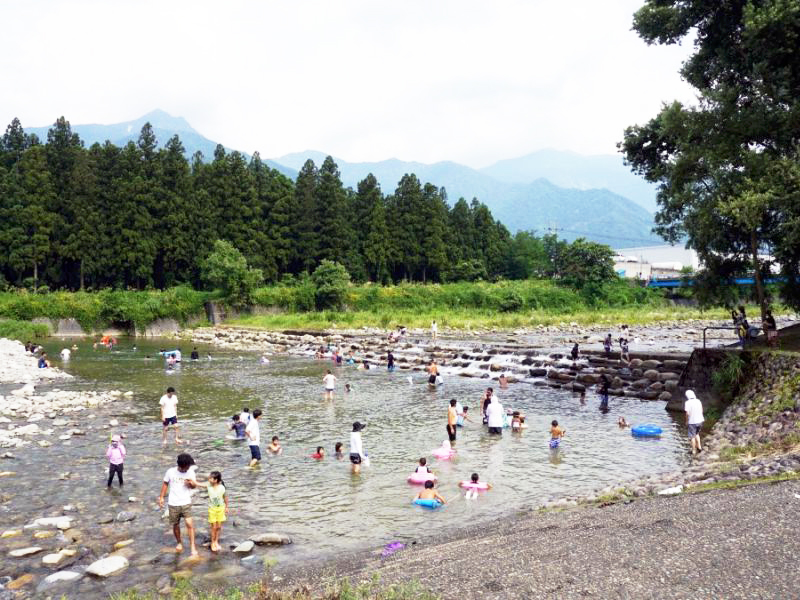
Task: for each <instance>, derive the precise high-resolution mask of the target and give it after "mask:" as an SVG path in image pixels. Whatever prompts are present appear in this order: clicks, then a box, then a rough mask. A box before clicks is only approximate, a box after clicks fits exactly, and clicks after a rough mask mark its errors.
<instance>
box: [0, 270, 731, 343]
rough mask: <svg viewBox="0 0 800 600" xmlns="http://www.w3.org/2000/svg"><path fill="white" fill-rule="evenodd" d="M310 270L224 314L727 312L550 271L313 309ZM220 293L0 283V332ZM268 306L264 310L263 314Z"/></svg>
mask: <svg viewBox="0 0 800 600" xmlns="http://www.w3.org/2000/svg"><path fill="white" fill-rule="evenodd" d="M315 297H316V288H315V286H314V284H313V282H312V281H311V280H310V279H306V280H301V281H299V282H295V283H294V284H293V285H276V286H269V287H262V288H258V289H257V290H255V292H254V293H253V300H254V304H255V306H254V307H252V308H253V310H252V312H251V313H249V312H248V311H245V312H243V313H240V314H239V316H237V317H234V318H232V319H230V321H228V322H229V323H230V324H233V325H244V326H250V327H262V328H268V329H304V328H305V329H325V328H333V327H338V328H358V327H364V326H370V327H382V328H387V327H395V326H397V325H398V324H402V325H405V326H406V327H423V328H428V327H429V326H430V323H431V321H432V320H436V321H437V322H438V323H439V324H440V326H442V327H451V328H457V329H475V328H481V327H497V328H501V329H512V328H519V327H535V326H536V325H540V324H541V325H557V324H559V323H565V322H577V323H579V324H581V325H591V324H604V323H629V324H632V325H633V324H645V323H653V322H659V321H672V320H685V319H694V318H720V319H724V318H727V312H726V311H725V310H723V309H715V310H710V311H703V312H701V311H700V310H698V309H695V308H688V307H682V306H674V305H672V303H670V302H669V300H667V299H666V298H665V297H664V296H663V295H662V293H661V292H659V291H655V290H650V289H646V288H642V287H639V286H636V285H634V284H631V283H628V282H625V281H616V282H611V283H607V284H604V285H602V286H597V287H594V288H593V289H592V290H587V289H586V288H584V289H583V290H580V291H577V290H574V289H572V288H568V287H564V286H559V285H556V284H554V283H553V282H551V281H548V280H525V281H502V282H498V283H483V282H476V283H451V284H433V285H431V284H428V285H423V284H403V285H396V286H378V285H351V286H348V287H347V288H346V290H345V292H344V295H343V300H342V301H343V305H344V308H343V310H326V311H317V310H315V306H316V304H315ZM209 300H217V301H218V300H219V294H216V293H213V292H202V291H196V290H192V289H191V288H188V287H175V288H171V289H168V290H164V291H121V290H102V291H99V292H50V293H41V294H36V293H30V292H25V291H8V292H3V293H0V336H2V337H11V338H15V339H30V338H33V337H37V336H43V335H47V328H46V326H41V325H34V324H32V323H31V321H32V320H33V319H36V318H48V319H53V320H56V319H69V318H74V319H76V320H77V321H78V323H79V324H80V325H81V327H82V328H83V329H84V331H87V332H91V331H100V330H102V329H103V328H106V327H119V328H124V329H129V330H133V329H135V330H136V331H138V332H142V331H143V330H144V329H145V327H147V325H149V324H150V323H152V322H153V321H155V320H157V319H165V318H170V319H175V320H176V321H177V322H178V323H180V324H182V325H184V326H185V325H188V324H189V323H205V313H204V308H203V307H204V303H205V302H207V301H209ZM264 313H267V314H264Z"/></svg>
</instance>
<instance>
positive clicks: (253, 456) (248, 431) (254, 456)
mask: <svg viewBox="0 0 800 600" xmlns="http://www.w3.org/2000/svg"><path fill="white" fill-rule="evenodd" d="M260 418H261V409H260V408H257V409H255V410H254V411H253V418H251V419H250V422H249V423H248V424H247V427H246V428H245V430H244V434H245V435H246V436H247V444H248V446H250V466H251V467H255V466H256V465H257V464H258V463H259V461H261V430H260V428H259V425H258V420H259V419H260Z"/></svg>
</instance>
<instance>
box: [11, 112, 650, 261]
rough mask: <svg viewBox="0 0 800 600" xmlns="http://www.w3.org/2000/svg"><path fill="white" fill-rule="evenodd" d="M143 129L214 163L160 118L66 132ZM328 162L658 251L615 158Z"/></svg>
mask: <svg viewBox="0 0 800 600" xmlns="http://www.w3.org/2000/svg"><path fill="white" fill-rule="evenodd" d="M147 122H149V123H150V124H151V125H152V126H153V131H154V133H155V135H156V138H157V139H158V141H159V143H160V144H163V143H165V142H166V141H167V140H168V139H169V138H171V137H172V136H173V135H175V134H177V135H178V136H179V137H180V139H181V141H182V143H183V145H184V147H185V148H186V155H187V157H191V156H192V155H193V154H194V153H195V152H196V151H198V150H199V151H201V152H202V153H203V156H204V157H205V159H206V160H210V159H211V158H212V157H213V155H214V149H215V148H216V146H217V142H214V141H212V140H209V139H208V138H206V137H204V136H203V135H202V134H200V133H199V132H198V131H197V130H195V129H194V128H193V127H192V126H191V125H190V124H189V123H188V122H187V121H186V120H185V119H184V118H182V117H173V116H171V115H169V114H167V113H166V112H164V111H162V110H155V111H152V112H150V113H148V114H146V115H144V116H142V117H140V118H138V119H135V120H133V121H126V122H124V123H116V124H111V125H72V130H73V131H74V132H76V133H78V135H80V137H81V139H82V140H83V141H84V143H85V144H86V145H87V146H90V145H92V144H93V143H95V142H98V143H101V144H102V143H104V142H105V141H106V140H108V141H110V142H112V143H113V144H115V145H125V144H127V143H128V142H129V141H131V140H133V141H136V139H137V138H138V136H139V132H140V131H141V128H142V126H143V125H144V124H145V123H147ZM48 129H49V127H33V128H26V132H27V133H35V134H36V135H38V136H39V137H40V138H41V139H42V140H46V139H47V130H48ZM227 150H230V148H227ZM326 156H327V154H325V153H323V152H318V151H313V150H308V151H305V152H298V153H292V154H286V155H284V156H281V157H278V158H275V159H272V160H264V162H265V163H266V164H268V165H269V166H270V167H272V168H274V169H277V170H278V171H280V172H281V173H283V174H284V175H286V176H287V177H290V178H292V179H294V178H295V177H296V176H297V171H298V170H299V169H300V167H302V165H303V163H304V162H305V161H306V160H307V159H312V160H313V161H314V162H315V163H316V164H317V165H318V166H319V165H320V164H321V163H322V161H323V160H324V159H325V157H326ZM262 160H263V159H262ZM334 160H335V161H336V164H337V165H338V167H339V170H340V173H341V178H342V182H343V183H344V185H345V186H348V187H352V188H354V189H355V187H356V186H357V185H358V182H359V181H361V180H362V179H363V178H364V177H366V176H367V175H368V174H369V173H372V174H373V175H374V176H375V177H376V178H377V179H378V181H379V182H380V184H381V188H382V189H383V191H384V193H387V194H388V193H391V192H392V191H394V189H395V187H396V186H397V183H398V181H399V180H400V179H401V178H402V176H403V175H405V174H406V173H415V174H416V175H417V177H418V178H419V179H420V180H421V181H422V182H430V183H433V184H434V185H436V186H437V187H444V188H445V189H446V190H447V194H448V198H449V201H450V203H451V204H452V203H453V202H455V201H456V200H458V198H461V197H463V198H465V199H467V200H468V201H469V200H471V199H472V198H477V199H478V200H480V201H481V202H483V203H485V204H486V205H487V206H488V207H489V209H490V210H491V211H492V214H493V215H494V216H495V217H496V218H497V219H499V220H500V221H501V222H502V223H504V224H505V225H506V226H507V227H508V228H509V229H510V230H511V231H512V232H514V231H518V230H535V231H537V233H539V234H542V233H547V232H548V231H551V230H552V231H555V232H557V233H558V235H559V237H563V238H565V239H567V240H572V239H575V238H577V237H586V238H588V239H592V240H595V241H598V242H602V243H606V244H609V245H611V246H614V247H618V248H624V247H626V246H628V247H630V246H641V245H646V244H654V243H659V238H658V237H656V236H655V235H654V234H652V233H651V229H652V227H653V216H652V213H651V212H650V211H651V210H653V208H654V207H655V191H654V189H653V187H652V186H651V185H650V184H648V183H647V182H644V181H643V180H641V179H640V178H638V177H636V176H635V175H633V174H632V173H631V172H630V171H629V170H628V169H627V168H626V167H625V166H624V165H623V163H622V159H621V157H619V156H614V155H608V156H606V155H599V156H584V155H580V154H576V153H574V152H564V151H557V150H550V149H547V150H540V151H537V152H534V153H532V154H528V155H526V156H523V157H519V158H514V159H509V160H502V161H499V162H497V163H495V164H493V165H491V166H488V167H485V168H483V169H473V168H471V167H468V166H465V165H461V164H458V163H455V162H450V161H442V162H437V163H434V164H426V163H420V162H409V161H401V160H398V159H394V158H392V159H388V160H383V161H378V162H352V163H351V162H348V161H346V160H343V159H340V158H337V157H334Z"/></svg>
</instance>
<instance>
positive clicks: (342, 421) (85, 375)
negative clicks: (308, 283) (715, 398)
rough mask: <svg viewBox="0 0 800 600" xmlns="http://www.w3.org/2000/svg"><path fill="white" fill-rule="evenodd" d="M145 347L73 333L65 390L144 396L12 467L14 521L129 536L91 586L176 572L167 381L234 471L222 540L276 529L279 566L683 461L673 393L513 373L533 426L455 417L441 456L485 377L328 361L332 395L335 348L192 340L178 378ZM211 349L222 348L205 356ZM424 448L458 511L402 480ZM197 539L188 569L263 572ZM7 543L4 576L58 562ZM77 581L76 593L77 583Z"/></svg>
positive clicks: (516, 396) (199, 446)
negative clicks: (108, 574)
mask: <svg viewBox="0 0 800 600" xmlns="http://www.w3.org/2000/svg"><path fill="white" fill-rule="evenodd" d="M133 343H134V342H133V341H132V340H131V341H123V342H122V344H121V345H120V346H119V347H118V348H117V349H115V350H114V351H113V352H109V351H107V350H105V349H92V347H91V344H89V343H87V342H78V345H79V350H77V351H75V352H73V357H72V360H71V361H70V362H69V363H68V364H66V365H64V368H65V370H67V371H68V372H70V373H72V374H73V375H75V376H76V380H74V381H72V382H70V383H69V384H60V385H59V386H58V387H61V388H62V389H69V388H73V389H74V388H79V389H119V390H123V391H125V390H131V391H133V392H134V396H133V398H132V399H130V400H126V401H125V402H124V403H122V404H120V405H118V406H116V407H114V408H106V409H104V410H97V411H94V412H95V419H94V420H92V419H90V418H89V417H86V416H84V417H81V418H78V420H77V424H78V425H81V419H83V420H84V422H83V423H82V424H83V426H84V427H86V428H87V435H86V436H80V437H78V436H75V437H73V438H72V439H71V440H70V442H69V444H66V445H61V444H62V442H59V441H58V440H57V439H53V440H52V441H53V446H52V447H50V448H47V449H41V448H38V447H35V446H33V447H28V449H20V450H19V451H18V452H17V455H18V456H17V460H16V461H15V463H16V464H14V465H13V468H14V470H15V471H17V472H18V473H19V475H18V476H17V477H15V478H14V480H13V482H12V481H11V480H10V479H6V480H5V481H3V482H2V484H3V487H4V488H6V491H11V492H13V496H14V497H13V505H14V507H13V511H14V512H13V517H14V519H13V520H14V521H15V522H14V523H10V524H9V525H20V524H22V523H24V522H28V521H30V520H32V519H33V518H36V517H39V516H49V515H52V514H56V513H58V512H60V511H59V509H60V507H61V506H63V505H67V504H72V505H76V506H77V507H78V512H77V515H76V516H77V519H78V523H77V524H76V527H78V528H79V529H81V530H82V531H84V533H85V534H86V537H87V539H89V538H90V539H91V540H92V544H88V545H89V547H90V548H91V549H92V550H93V552H94V553H95V554H96V555H99V554H102V553H104V552H108V551H110V548H108V546H109V545H110V544H111V543H112V542H113V541H116V540H118V539H123V538H125V537H127V536H131V537H133V539H134V540H135V543H134V544H133V545H132V546H131V547H130V548H131V549H132V550H131V551H130V552H129V553H130V555H131V567H130V568H129V569H128V570H127V571H125V572H123V573H122V574H120V575H117V576H114V577H112V578H110V579H109V580H108V581H107V582H105V583H102V584H101V583H99V582H97V581H96V580H90V579H86V578H84V579H83V580H81V582H79V583H78V584H73V586H74V587H73V590H77V591H79V592H80V594H79V595H80V596H81V597H91V596H95V595H98V596H99V595H101V594H102V593H104V592H107V591H109V590H114V589H123V588H125V587H128V586H130V585H133V584H138V585H141V586H143V587H148V586H149V587H152V586H153V585H154V584H155V581H156V580H157V579H158V578H159V577H163V575H164V574H165V573H168V572H170V571H172V570H175V569H179V568H182V566H180V565H179V564H178V560H179V559H178V558H177V557H174V556H172V555H168V554H165V553H161V552H160V549H162V548H168V547H170V545H171V544H173V542H172V540H171V537H170V536H169V535H168V531H169V527H168V526H167V524H166V522H165V521H161V520H160V518H159V517H160V512H159V511H158V510H157V509H156V507H155V503H154V500H155V498H156V497H157V495H158V492H159V488H160V484H161V478H162V476H163V474H164V471H165V470H166V469H167V468H169V467H170V466H172V465H173V464H174V460H175V456H176V454H177V452H178V451H179V449H178V448H176V446H175V444H174V443H173V442H172V441H170V444H169V446H168V447H167V448H166V449H162V447H161V444H160V436H161V428H160V423H159V422H158V417H159V406H158V399H159V397H160V396H161V394H162V393H163V392H164V390H165V389H166V387H167V386H173V387H175V388H176V390H177V394H178V397H179V404H178V414H179V419H180V423H181V425H182V429H181V435H182V436H183V437H184V438H185V439H186V440H187V444H186V446H185V447H184V448H185V451H188V452H190V453H191V454H192V455H193V456H194V458H195V460H196V462H197V464H198V465H199V473H200V474H203V475H205V474H207V473H208V472H209V471H211V470H220V471H222V473H223V477H224V479H225V483H226V486H227V489H228V493H229V499H230V506H231V515H230V517H229V518H230V520H229V521H228V523H226V525H225V527H224V529H223V535H222V542H223V546H224V547H227V546H228V544H229V543H235V542H238V541H242V540H244V539H246V537H247V535H248V534H252V533H260V532H266V531H277V532H281V533H284V534H286V535H288V536H290V537H291V538H292V539H293V540H294V544H293V545H291V546H283V547H280V548H273V549H269V550H264V549H261V548H259V549H258V550H257V553H258V554H264V553H268V554H269V555H271V556H273V557H274V558H276V559H277V560H278V561H279V564H280V565H286V564H290V563H293V562H296V561H304V560H310V559H319V558H320V557H325V556H332V555H334V554H336V553H339V552H342V551H348V550H357V549H360V548H374V547H379V546H381V545H383V544H386V543H388V542H391V541H394V540H400V541H406V542H408V541H412V540H416V539H421V538H424V539H430V538H431V537H434V538H435V536H436V535H437V533H440V532H444V531H447V530H448V529H453V528H458V527H464V526H473V525H474V526H476V527H477V526H480V525H481V524H482V523H487V522H489V521H491V520H494V519H496V518H498V517H502V516H504V515H508V516H509V517H510V516H512V515H513V514H514V513H515V512H516V511H519V510H524V509H527V508H531V507H535V506H537V505H539V504H541V503H542V502H544V501H546V500H548V499H550V498H554V497H562V496H565V495H570V494H580V493H588V492H591V491H592V490H593V489H595V488H597V487H600V486H604V485H608V484H609V483H614V482H617V481H621V480H626V479H631V478H634V477H637V476H641V475H646V474H650V473H656V472H663V471H672V470H675V469H676V468H678V467H680V466H682V465H683V464H685V463H686V462H687V460H688V451H687V445H686V443H685V437H686V436H685V434H684V432H683V427H681V426H679V425H678V424H677V423H675V422H674V421H673V419H672V417H671V416H670V415H669V414H668V413H667V412H666V411H665V410H664V405H663V403H661V402H642V401H639V400H637V399H633V398H622V397H620V398H612V399H611V411H610V412H609V413H607V414H603V413H601V412H600V411H599V410H598V404H599V400H598V398H597V397H594V396H593V395H592V394H591V393H590V394H589V395H588V398H587V403H586V405H581V404H580V402H579V400H578V397H577V396H576V395H573V394H572V393H570V392H568V391H563V390H555V389H550V388H543V387H533V386H531V385H530V384H512V385H511V386H510V387H509V388H508V389H507V390H496V393H497V394H498V396H499V398H500V400H501V402H502V403H503V405H504V406H505V407H506V408H513V409H515V410H520V411H521V412H522V413H523V414H525V415H526V416H527V423H528V424H529V429H527V430H526V431H525V432H524V433H523V434H521V435H516V434H511V433H510V431H509V430H504V434H503V436H502V437H500V438H497V437H490V436H488V434H487V433H486V431H485V428H484V427H483V426H481V425H480V423H479V422H478V423H471V424H470V423H468V424H467V426H466V427H464V428H463V429H460V430H459V434H458V440H457V442H456V448H457V451H458V453H457V456H456V458H455V459H454V460H452V461H446V462H442V461H438V460H436V459H434V458H433V456H432V455H431V450H432V449H434V448H436V447H438V446H439V445H440V444H441V443H442V441H443V440H444V439H446V433H445V423H446V410H447V405H448V400H449V399H450V398H456V399H458V400H460V401H461V402H462V404H465V405H468V406H470V413H471V414H473V418H474V419H476V420H478V421H479V417H478V412H479V411H478V405H479V402H480V398H481V396H482V394H483V391H484V389H485V387H486V381H481V380H479V379H472V378H460V377H451V378H447V379H446V380H445V384H444V385H443V386H440V387H439V388H438V389H436V390H431V389H429V387H428V385H427V383H426V378H425V376H424V375H423V374H422V373H419V372H417V373H410V372H394V373H388V372H387V371H386V370H385V369H382V368H373V369H372V370H370V371H358V370H356V369H355V368H354V367H349V366H344V367H338V368H335V369H333V370H334V374H335V375H336V376H337V377H338V382H337V389H336V395H335V399H334V401H333V402H326V401H325V400H324V399H323V393H322V392H323V390H322V377H323V375H324V373H325V370H326V369H328V368H331V363H330V361H327V360H322V361H318V360H313V359H307V358H300V357H292V356H287V355H274V356H271V357H270V361H271V362H270V364H268V365H262V364H260V363H259V360H258V355H256V354H247V353H239V352H227V353H226V352H221V351H218V350H217V349H215V348H213V347H208V348H206V347H202V346H201V347H200V353H201V356H202V357H203V358H202V360H200V361H196V362H192V361H189V360H188V355H189V351H190V350H191V347H190V346H188V345H182V348H181V349H182V350H183V355H184V362H183V364H182V365H181V366H180V367H179V368H178V369H176V370H175V372H173V373H168V372H167V371H166V370H165V369H164V365H163V362H162V361H161V360H160V359H158V358H152V359H149V360H148V359H146V358H145V357H146V356H147V355H150V356H157V350H158V348H159V347H170V348H171V347H174V344H175V342H174V341H168V340H152V341H141V340H138V341H136V342H135V343H136V344H137V346H138V347H137V348H134V346H133ZM48 346H49V345H48ZM52 346H53V347H47V350H48V353H49V354H50V355H51V356H56V355H57V351H58V350H59V349H60V346H59V347H56V345H55V344H52ZM207 353H211V355H212V357H213V358H212V359H211V360H208V359H206V358H205V357H206V354H207ZM409 377H411V378H412V380H411V382H409ZM345 383H349V384H350V385H351V386H352V391H351V392H349V393H345V391H344V384H345ZM243 406H248V407H249V408H250V409H251V410H252V409H255V408H261V409H262V410H263V411H264V416H263V417H262V419H261V438H262V452H263V454H264V461H263V463H262V465H261V466H260V467H259V468H256V469H250V468H248V466H247V463H248V460H249V451H248V448H247V446H246V445H244V444H243V443H242V442H235V441H230V440H227V439H226V435H227V433H228V432H227V426H228V424H229V423H230V417H231V415H232V414H234V413H238V412H239V411H240V410H241V409H242V407H243ZM101 413H102V414H101ZM620 415H624V416H625V417H626V419H627V420H628V421H629V422H631V423H634V424H638V423H654V424H657V425H659V426H661V427H662V428H663V429H664V435H663V436H662V437H661V438H660V439H658V440H653V439H649V440H648V439H638V438H634V437H632V436H631V435H630V432H629V430H621V429H620V428H619V427H618V426H617V424H616V423H617V418H618V417H619V416H620ZM112 416H113V417H116V418H118V419H119V420H120V421H121V423H122V425H121V426H120V427H117V428H115V431H118V432H121V433H124V434H125V436H126V440H125V444H126V447H127V451H128V457H127V459H126V461H125V477H126V484H125V488H124V493H121V492H119V491H118V489H117V487H116V485H117V484H116V482H115V484H114V488H113V489H112V490H111V491H110V492H109V491H107V490H106V487H105V476H106V473H107V463H106V461H105V458H104V452H105V447H106V444H107V441H108V436H109V435H110V430H109V429H105V428H103V427H102V426H101V423H107V422H108V419H109V418H110V417H112ZM553 419H558V421H559V423H560V424H561V425H562V426H563V427H564V428H566V430H567V435H566V438H565V440H564V443H563V446H562V449H561V450H560V451H559V452H558V454H555V455H554V454H552V453H551V452H550V451H549V449H548V445H547V441H548V439H549V434H548V431H549V426H550V421H551V420H553ZM356 420H358V421H361V422H365V423H367V428H366V429H365V430H364V432H363V440H364V446H365V450H366V451H367V452H368V454H369V457H370V459H371V466H369V467H365V468H363V469H362V473H361V475H360V476H354V475H352V474H351V472H350V464H349V461H347V460H342V461H340V460H336V459H335V458H333V446H334V443H335V442H337V441H341V442H343V443H344V446H345V452H346V451H347V445H348V440H349V433H350V430H351V427H352V423H353V421H356ZM89 428H91V429H89ZM272 435H278V436H279V437H280V439H281V443H282V445H283V447H284V452H283V454H282V455H280V456H269V455H268V454H267V453H266V452H264V450H263V448H264V447H265V446H266V444H267V443H268V442H269V439H270V438H271V436H272ZM170 439H172V438H170ZM317 446H323V447H324V448H325V450H326V453H327V454H328V457H327V458H325V459H324V460H322V461H318V460H314V459H312V458H310V456H309V455H310V454H311V453H312V452H314V450H315V448H316V447H317ZM421 456H426V457H427V458H428V461H429V465H431V466H432V467H433V469H434V470H435V472H436V473H437V474H438V475H439V491H440V493H441V494H442V495H443V496H444V497H445V498H446V499H447V500H448V504H447V506H445V507H444V508H443V509H440V510H438V511H435V512H432V511H428V510H425V509H421V508H419V507H417V506H413V505H412V504H411V499H412V497H413V495H414V493H415V492H416V490H417V489H418V488H415V487H414V486H411V485H409V484H408V483H407V482H406V477H407V476H408V475H409V473H411V472H412V471H413V469H414V467H415V466H416V463H417V460H418V459H419V457H421ZM3 467H4V468H5V467H6V465H3ZM63 472H69V473H70V475H69V476H68V479H65V480H60V479H59V478H58V477H59V474H61V473H63ZM472 472H478V473H479V474H480V478H481V480H484V481H488V482H490V483H492V484H493V485H494V489H493V490H491V491H489V492H487V493H485V494H481V495H480V497H479V498H478V499H477V500H469V501H468V500H466V499H465V498H464V495H463V493H462V492H460V489H459V488H458V485H457V484H458V482H459V481H460V480H463V479H468V478H469V475H470V474H471V473H472ZM128 496H135V497H136V498H137V502H134V503H129V502H128V501H127V499H128ZM130 509H133V510H138V511H140V512H139V515H138V518H137V519H136V520H135V521H134V522H133V524H132V525H129V526H127V529H125V526H123V525H105V526H100V525H99V523H98V521H99V520H102V518H101V517H102V516H104V515H113V514H116V512H118V511H120V510H130ZM194 511H195V516H196V517H200V518H196V521H197V522H198V523H199V530H200V532H201V533H206V532H207V522H206V520H205V516H206V509H205V503H204V502H203V500H202V494H201V493H198V494H196V498H195V508H194ZM6 516H8V515H6ZM3 518H4V519H5V517H3ZM234 522H236V524H237V525H238V527H237V526H234ZM115 528H119V531H117V530H115ZM98 538H99V539H98ZM45 541H47V540H45ZM201 552H202V554H203V555H204V559H203V561H202V562H201V563H200V564H199V565H197V566H195V567H194V569H193V572H194V573H195V576H196V577H200V578H205V579H209V580H210V581H211V582H212V583H213V582H216V583H219V582H221V583H225V582H226V580H228V579H230V578H231V577H232V576H233V577H238V576H239V573H240V572H242V573H243V574H244V576H246V575H247V573H250V575H252V576H257V575H258V573H259V572H260V570H259V569H260V568H261V567H260V564H259V563H258V562H257V561H255V560H251V561H250V562H249V563H244V564H243V563H241V561H239V559H238V558H237V557H234V556H233V555H232V554H231V553H229V552H226V553H225V554H224V555H223V556H220V557H213V558H209V557H208V552H207V551H201ZM5 554H6V553H3V557H2V558H0V574H1V573H2V572H3V571H4V569H3V567H9V566H13V567H14V569H13V570H12V571H13V572H12V574H17V575H18V574H19V573H20V571H21V570H26V572H27V571H30V570H31V569H35V572H36V573H38V574H41V575H42V576H43V575H46V574H47V573H48V572H51V571H52V569H43V568H42V567H40V566H35V565H37V561H30V562H29V563H28V568H27V569H22V567H20V565H19V563H18V562H17V563H14V564H13V565H10V564H9V563H8V562H6V561H8V560H9V559H8V558H7V557H6V556H5ZM184 556H185V555H184ZM17 560H18V559H17ZM87 561H88V558H87V559H86V560H84V562H83V563H80V564H84V563H85V562H87ZM4 562H5V564H4ZM38 564H40V560H39V561H38ZM247 564H249V565H250V567H249V568H248V567H247V566H246V565H247ZM220 580H221V581H220ZM66 591H68V593H70V590H69V588H67V590H66ZM69 597H72V596H71V594H70V596H69ZM76 597H77V596H76Z"/></svg>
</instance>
